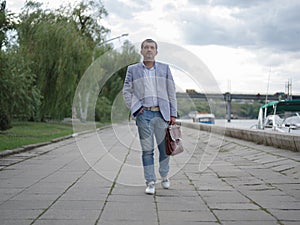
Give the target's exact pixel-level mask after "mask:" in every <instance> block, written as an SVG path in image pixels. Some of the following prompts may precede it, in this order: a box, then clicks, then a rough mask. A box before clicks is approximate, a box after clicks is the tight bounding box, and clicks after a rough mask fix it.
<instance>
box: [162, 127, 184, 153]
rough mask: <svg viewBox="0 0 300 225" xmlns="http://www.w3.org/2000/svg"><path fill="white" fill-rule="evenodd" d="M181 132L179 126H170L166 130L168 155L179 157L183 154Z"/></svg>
mask: <svg viewBox="0 0 300 225" xmlns="http://www.w3.org/2000/svg"><path fill="white" fill-rule="evenodd" d="M181 140H182V139H181V130H180V126H178V125H169V127H168V128H167V129H166V137H165V142H166V154H167V155H172V156H173V155H177V154H179V153H181V152H183V146H182V141H181Z"/></svg>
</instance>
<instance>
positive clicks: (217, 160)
mask: <svg viewBox="0 0 300 225" xmlns="http://www.w3.org/2000/svg"><path fill="white" fill-rule="evenodd" d="M182 131H183V140H184V146H185V148H186V151H185V152H184V153H183V154H182V155H178V156H175V157H173V158H172V161H171V168H172V169H171V172H170V174H171V179H170V180H171V188H170V189H169V190H164V189H162V188H161V186H160V184H159V181H158V183H157V188H156V189H157V190H156V194H155V195H154V196H151V195H146V194H144V189H145V187H144V185H143V182H144V181H143V176H142V167H141V164H140V163H141V162H140V161H141V159H140V154H141V152H140V148H139V142H138V138H137V131H136V127H135V125H134V124H126V125H123V126H112V127H111V128H106V129H102V130H100V131H98V132H95V133H89V134H84V135H79V136H78V137H76V138H73V139H68V140H65V141H61V142H57V143H53V144H50V145H46V146H42V147H39V148H37V149H34V150H31V151H28V152H23V153H20V154H16V155H11V156H7V157H4V158H0V179H1V182H0V221H1V225H7V224H13V225H17V224H22V225H24V224H37V225H41V224H47V225H48V224H49V225H52V224H53V225H55V224H59V225H62V224H72V225H76V224H80V225H89V224H91V225H168V224H172V225H196V224H197V225H201V224H203V225H214V224H224V225H234V224H238V225H243V224H251V225H256V224H257V225H269V224H270V225H271V224H272V225H273V224H286V225H296V224H300V154H299V153H298V152H292V151H286V150H282V149H277V148H273V147H267V146H263V145H257V144H254V143H250V142H246V141H240V140H237V139H233V138H229V137H222V136H219V135H216V134H210V133H207V132H204V131H198V130H195V129H190V128H185V127H182ZM156 157H157V156H156ZM207 167H208V168H207Z"/></svg>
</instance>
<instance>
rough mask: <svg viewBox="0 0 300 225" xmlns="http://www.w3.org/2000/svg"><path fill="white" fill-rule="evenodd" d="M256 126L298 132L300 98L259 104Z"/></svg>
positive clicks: (299, 127)
mask: <svg viewBox="0 0 300 225" xmlns="http://www.w3.org/2000/svg"><path fill="white" fill-rule="evenodd" d="M257 128H258V129H271V130H273V131H278V132H286V133H300V100H283V101H274V102H269V103H267V104H265V105H263V106H261V107H260V109H259V114H258V124H257Z"/></svg>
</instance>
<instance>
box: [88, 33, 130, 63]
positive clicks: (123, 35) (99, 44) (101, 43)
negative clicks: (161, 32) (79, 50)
mask: <svg viewBox="0 0 300 225" xmlns="http://www.w3.org/2000/svg"><path fill="white" fill-rule="evenodd" d="M128 35H129V34H122V35H120V36H117V37H114V38H111V39H109V40H105V41H102V42H100V43H98V44H97V45H96V46H95V48H94V50H93V57H92V62H94V60H95V50H96V48H98V47H99V46H101V45H103V44H105V43H107V42H110V41H113V40H115V39H118V38H121V37H125V36H128Z"/></svg>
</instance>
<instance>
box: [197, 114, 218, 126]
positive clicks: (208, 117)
mask: <svg viewBox="0 0 300 225" xmlns="http://www.w3.org/2000/svg"><path fill="white" fill-rule="evenodd" d="M192 119H193V122H195V123H204V124H215V115H214V114H211V113H198V114H196V115H195V116H194V117H193V118H192Z"/></svg>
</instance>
